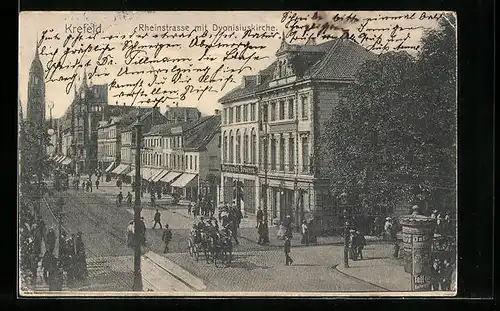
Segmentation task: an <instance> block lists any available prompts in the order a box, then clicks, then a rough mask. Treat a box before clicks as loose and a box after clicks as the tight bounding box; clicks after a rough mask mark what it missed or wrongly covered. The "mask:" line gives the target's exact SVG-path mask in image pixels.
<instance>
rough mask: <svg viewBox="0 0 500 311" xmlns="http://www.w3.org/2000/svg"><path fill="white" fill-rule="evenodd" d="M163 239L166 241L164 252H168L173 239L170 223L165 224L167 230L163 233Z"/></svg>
mask: <svg viewBox="0 0 500 311" xmlns="http://www.w3.org/2000/svg"><path fill="white" fill-rule="evenodd" d="M161 240H162V241H163V242H164V243H165V249H163V253H166V252H168V243H170V241H171V240H172V231H171V230H170V228H168V224H165V230H163V235H162V237H161Z"/></svg>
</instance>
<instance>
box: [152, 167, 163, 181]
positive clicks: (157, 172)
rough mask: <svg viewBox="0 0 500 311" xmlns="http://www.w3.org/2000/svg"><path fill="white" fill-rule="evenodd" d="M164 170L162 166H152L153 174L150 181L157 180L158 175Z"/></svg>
mask: <svg viewBox="0 0 500 311" xmlns="http://www.w3.org/2000/svg"><path fill="white" fill-rule="evenodd" d="M162 171H163V170H162V169H161V168H151V175H149V180H150V181H155V180H154V178H155V177H156V175H158V174H160V173H161V172H162Z"/></svg>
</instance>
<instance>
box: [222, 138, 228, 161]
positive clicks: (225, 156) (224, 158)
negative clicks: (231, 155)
mask: <svg viewBox="0 0 500 311" xmlns="http://www.w3.org/2000/svg"><path fill="white" fill-rule="evenodd" d="M226 161H227V135H226V132H224V149H223V151H222V163H226Z"/></svg>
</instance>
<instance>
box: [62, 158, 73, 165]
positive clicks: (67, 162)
mask: <svg viewBox="0 0 500 311" xmlns="http://www.w3.org/2000/svg"><path fill="white" fill-rule="evenodd" d="M71 162H72V160H71V159H70V158H65V159H64V160H63V161H62V162H61V164H62V165H69V164H71Z"/></svg>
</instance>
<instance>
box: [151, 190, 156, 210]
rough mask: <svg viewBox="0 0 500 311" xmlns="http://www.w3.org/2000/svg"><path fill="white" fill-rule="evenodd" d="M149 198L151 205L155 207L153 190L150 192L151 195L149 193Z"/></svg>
mask: <svg viewBox="0 0 500 311" xmlns="http://www.w3.org/2000/svg"><path fill="white" fill-rule="evenodd" d="M150 200H151V207H153V208H154V207H155V206H156V201H155V200H156V199H155V194H154V192H151V195H150Z"/></svg>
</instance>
